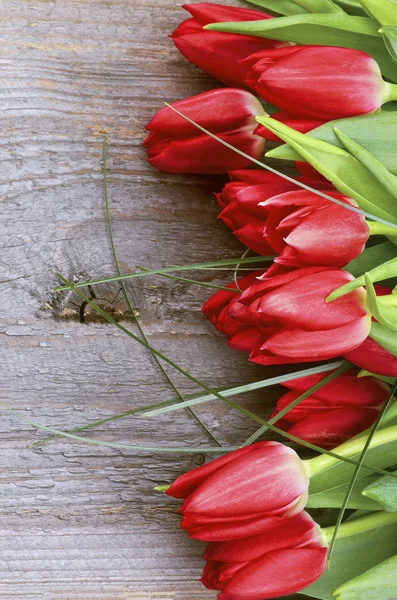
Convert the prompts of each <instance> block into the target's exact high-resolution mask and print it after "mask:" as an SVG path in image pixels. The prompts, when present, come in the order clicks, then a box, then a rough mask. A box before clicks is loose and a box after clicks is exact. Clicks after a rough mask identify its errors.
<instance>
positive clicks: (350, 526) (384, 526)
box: [300, 512, 397, 600]
mask: <svg viewBox="0 0 397 600" xmlns="http://www.w3.org/2000/svg"><path fill="white" fill-rule="evenodd" d="M396 517H397V515H395V514H394V513H385V512H378V513H374V514H371V515H368V516H364V517H360V518H358V519H354V520H353V521H349V522H345V523H344V524H343V525H342V527H341V528H340V530H339V534H338V538H337V541H336V545H335V550H334V553H333V555H332V559H331V563H330V568H329V569H325V571H324V573H323V574H322V576H321V577H320V578H319V579H317V581H315V582H314V583H313V584H312V585H310V586H309V587H307V588H305V589H304V590H301V592H300V593H301V594H305V595H306V596H312V597H313V598H320V599H321V600H335V596H334V592H335V590H338V592H339V589H341V586H343V585H344V584H346V583H347V582H349V581H350V580H351V579H353V578H355V577H358V576H361V575H363V574H364V573H366V572H367V571H368V570H369V569H373V568H374V567H376V566H377V565H379V564H380V563H382V562H383V561H386V560H388V559H390V558H391V557H393V556H394V555H395V553H396V549H397V520H396ZM371 524H372V527H371ZM328 529H329V528H328ZM323 531H325V532H326V533H328V532H327V529H326V530H323ZM327 537H328V535H327ZM364 589H365V588H364ZM394 589H396V588H394ZM342 598H343V597H342ZM353 598H354V600H364V599H365V600H369V598H368V597H367V596H365V595H363V596H362V597H360V596H357V598H356V597H354V596H351V597H350V598H349V596H348V597H347V598H346V600H353ZM374 598H376V600H380V599H381V600H386V598H387V597H386V596H383V595H382V596H376V597H374ZM343 600H345V599H343Z"/></svg>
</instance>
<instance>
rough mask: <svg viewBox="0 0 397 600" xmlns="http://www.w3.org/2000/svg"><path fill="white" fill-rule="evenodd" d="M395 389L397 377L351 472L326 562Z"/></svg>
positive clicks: (329, 558) (330, 554)
mask: <svg viewBox="0 0 397 600" xmlns="http://www.w3.org/2000/svg"><path fill="white" fill-rule="evenodd" d="M396 389H397V379H396V380H395V382H394V385H393V387H392V388H391V390H390V393H389V396H388V398H387V400H386V402H385V403H384V405H383V408H382V410H381V412H380V413H379V416H378V418H377V419H376V421H375V423H374V424H373V426H372V428H371V431H370V433H369V435H368V438H367V441H366V442H365V444H364V448H363V451H362V452H361V455H360V458H359V460H358V463H357V466H356V468H355V469H354V473H353V475H352V478H351V480H350V484H349V487H348V489H347V491H346V495H345V498H344V500H343V504H342V506H341V509H340V511H339V515H338V518H337V521H336V524H335V528H334V531H333V534H332V538H331V542H330V544H329V547H328V553H327V561H328V563H329V561H330V560H331V556H332V552H333V550H334V548H335V543H336V540H337V536H338V531H339V527H340V526H341V524H342V521H343V517H344V515H345V511H346V508H347V505H348V503H349V500H350V496H351V494H352V491H353V488H354V485H355V483H356V481H357V477H358V474H359V472H360V470H361V468H362V466H363V463H364V459H365V455H366V454H367V451H368V449H369V447H370V445H371V442H372V439H373V437H374V435H375V433H376V431H377V429H378V427H379V425H380V422H381V420H382V418H383V416H384V414H385V412H386V411H387V409H388V408H389V406H390V404H391V402H392V400H393V396H394V394H395V391H396Z"/></svg>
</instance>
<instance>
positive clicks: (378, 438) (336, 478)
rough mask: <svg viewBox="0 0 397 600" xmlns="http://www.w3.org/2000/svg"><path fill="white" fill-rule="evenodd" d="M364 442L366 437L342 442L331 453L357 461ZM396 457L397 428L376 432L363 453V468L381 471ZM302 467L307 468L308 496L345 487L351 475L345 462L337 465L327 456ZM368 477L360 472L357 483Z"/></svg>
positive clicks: (350, 470)
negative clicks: (369, 467)
mask: <svg viewBox="0 0 397 600" xmlns="http://www.w3.org/2000/svg"><path fill="white" fill-rule="evenodd" d="M367 438H368V433H363V434H361V435H360V436H356V437H355V438H353V439H351V440H349V441H348V442H345V443H344V444H342V445H341V446H338V447H337V448H336V449H335V453H337V454H339V456H343V457H347V458H353V459H354V460H355V459H359V458H360V455H361V452H362V449H363V447H364V444H365V442H366V440H367ZM396 453H397V427H396V426H393V427H386V428H384V429H380V430H379V431H377V432H376V433H375V435H374V436H373V438H372V441H371V445H370V447H369V449H368V450H367V453H366V458H365V462H366V465H367V466H376V467H377V468H378V467H380V468H381V469H383V468H385V467H390V466H392V465H394V463H395V461H396ZM306 465H307V466H308V468H309V472H310V474H311V476H310V487H309V494H317V493H319V492H324V491H326V490H328V489H329V488H330V487H336V486H339V485H345V484H346V483H349V482H350V480H351V477H352V474H353V471H354V467H353V466H352V465H351V464H349V463H346V462H341V461H340V460H337V459H335V458H332V457H330V456H327V455H324V454H323V455H322V456H316V457H315V458H312V459H310V460H308V461H306ZM366 475H368V472H365V471H363V470H361V471H360V472H359V473H358V479H361V478H362V477H365V476H366Z"/></svg>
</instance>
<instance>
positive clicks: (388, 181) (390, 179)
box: [334, 127, 397, 204]
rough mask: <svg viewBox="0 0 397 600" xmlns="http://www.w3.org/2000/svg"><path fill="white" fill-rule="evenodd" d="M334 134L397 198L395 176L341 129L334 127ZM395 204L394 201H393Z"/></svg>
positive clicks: (396, 180) (396, 178)
mask: <svg viewBox="0 0 397 600" xmlns="http://www.w3.org/2000/svg"><path fill="white" fill-rule="evenodd" d="M334 131H335V134H336V136H337V137H338V139H339V140H340V142H342V144H343V145H344V147H345V148H346V150H348V151H349V152H350V154H353V156H355V157H356V158H357V160H359V161H360V162H361V164H363V165H364V167H366V168H367V169H368V171H370V172H371V173H372V175H374V177H376V179H377V180H378V181H379V183H380V184H381V185H382V186H383V187H384V188H385V189H386V190H388V191H389V192H390V194H391V195H392V196H393V198H395V199H397V177H396V176H395V175H393V174H392V173H390V171H388V170H387V169H386V167H385V166H384V165H382V163H381V162H379V161H378V160H377V159H376V158H375V157H374V156H373V155H372V154H371V153H370V152H368V150H366V149H365V148H363V147H362V146H360V144H357V142H355V141H354V140H352V139H351V138H349V137H348V136H347V135H346V134H345V133H343V131H341V130H340V129H338V128H337V127H335V128H334ZM394 204H395V203H394Z"/></svg>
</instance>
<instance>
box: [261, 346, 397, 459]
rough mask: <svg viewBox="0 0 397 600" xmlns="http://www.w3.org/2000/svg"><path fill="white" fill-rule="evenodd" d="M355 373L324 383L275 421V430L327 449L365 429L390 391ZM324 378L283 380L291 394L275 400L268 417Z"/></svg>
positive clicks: (374, 381)
mask: <svg viewBox="0 0 397 600" xmlns="http://www.w3.org/2000/svg"><path fill="white" fill-rule="evenodd" d="M364 343H365V342H364ZM353 353H354V350H353ZM357 373H358V372H357V371H355V370H353V369H352V370H349V371H347V372H346V373H343V374H342V375H339V377H337V378H336V379H334V380H333V381H330V382H329V383H327V384H325V385H324V386H323V387H321V388H320V389H319V390H317V391H316V392H314V393H313V394H311V395H310V396H309V397H308V398H306V399H305V400H302V401H301V402H299V404H298V405H297V406H295V407H294V408H292V409H291V410H289V411H288V412H287V413H286V414H285V415H284V416H283V417H282V418H281V419H280V420H279V421H277V427H280V429H283V430H284V431H287V432H288V433H290V434H292V435H294V436H296V437H298V438H301V439H302V440H305V441H307V442H310V443H312V444H315V445H316V446H320V447H321V448H326V449H331V448H335V446H338V445H339V444H342V443H343V442H345V441H347V440H348V439H350V438H351V437H354V436H355V435H357V434H359V433H361V432H362V431H364V430H365V429H368V427H370V426H371V425H372V424H373V423H374V422H375V420H376V418H377V417H378V415H379V412H380V410H381V408H382V405H383V403H384V402H385V400H386V399H387V396H388V393H389V390H388V386H387V385H386V384H385V383H383V382H381V381H379V380H378V379H375V378H374V377H364V378H358V377H357ZM326 376H327V374H325V375H311V376H309V377H301V378H299V379H292V380H291V381H285V382H284V383H283V384H282V385H283V386H284V387H287V388H289V389H290V391H289V392H287V393H286V394H284V395H283V396H282V397H281V398H280V399H279V400H278V401H277V405H276V409H275V411H274V412H273V414H272V415H271V417H274V416H276V415H277V414H278V413H279V412H280V411H281V410H283V409H284V408H286V407H287V406H288V405H289V404H291V402H293V401H294V400H296V399H297V398H298V397H299V396H300V395H301V394H303V393H304V392H306V391H307V390H309V389H310V388H311V387H313V386H314V385H316V384H317V383H319V382H320V381H322V380H323V379H324V378H325V377H326Z"/></svg>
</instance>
